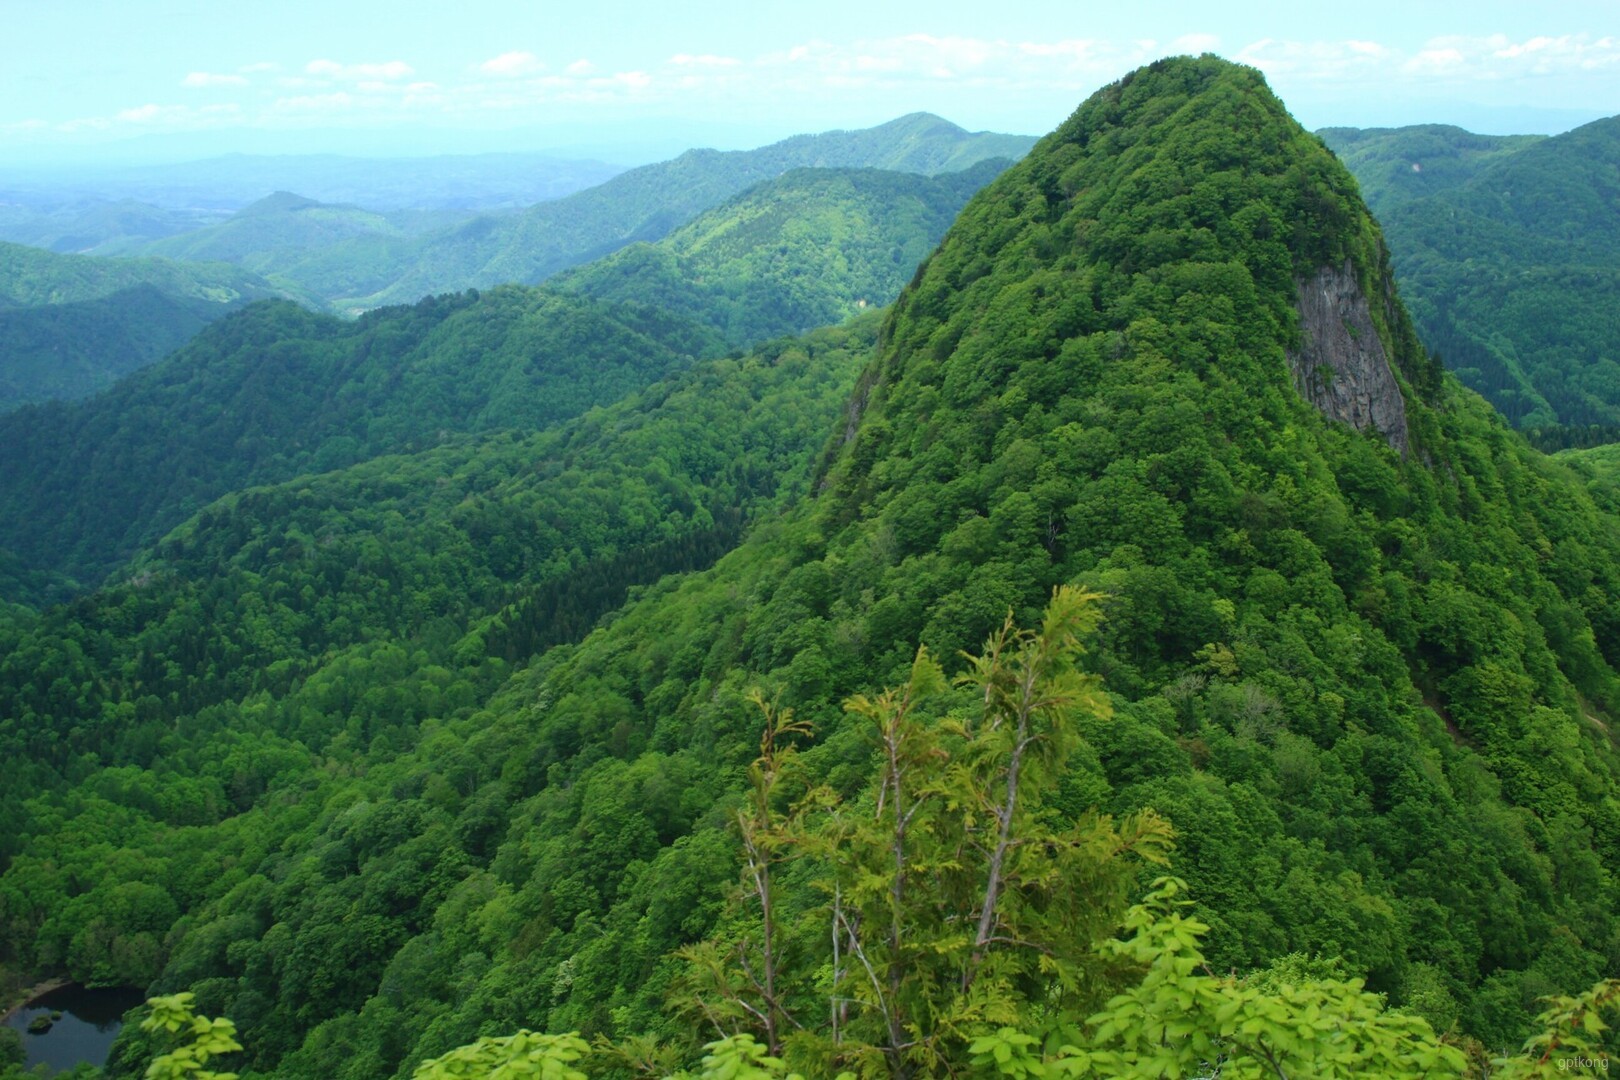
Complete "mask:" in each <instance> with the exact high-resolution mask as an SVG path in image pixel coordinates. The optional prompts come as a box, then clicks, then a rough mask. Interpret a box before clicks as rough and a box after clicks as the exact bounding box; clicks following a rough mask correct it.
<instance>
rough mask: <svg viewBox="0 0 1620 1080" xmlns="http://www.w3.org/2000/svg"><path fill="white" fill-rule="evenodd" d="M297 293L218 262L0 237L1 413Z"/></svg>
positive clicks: (86, 389) (92, 380)
mask: <svg viewBox="0 0 1620 1080" xmlns="http://www.w3.org/2000/svg"><path fill="white" fill-rule="evenodd" d="M288 295H301V294H295V293H289V292H288V291H286V290H283V289H280V288H278V287H277V286H275V285H272V284H271V283H270V282H268V281H266V280H264V279H263V278H261V277H259V276H258V275H256V274H252V273H249V272H247V271H244V270H240V269H237V268H236V267H232V266H225V265H222V264H220V263H207V264H192V263H182V262H174V261H170V260H167V259H154V258H143V259H98V258H91V257H89V256H84V255H58V254H55V253H52V252H48V251H41V250H39V249H37V248H30V247H24V246H22V245H20V244H7V243H0V412H5V411H7V410H10V409H14V408H16V407H17V406H19V405H25V404H28V403H30V402H37V401H49V400H57V399H71V398H80V397H85V396H88V395H89V394H92V393H94V392H96V391H97V390H100V389H102V388H103V387H105V386H108V385H110V384H111V383H112V382H113V381H114V380H116V379H118V378H120V377H121V376H123V375H125V374H128V373H129V372H131V371H134V370H136V369H137V368H141V367H144V366H146V365H147V364H150V363H152V362H153V361H155V360H157V359H159V358H160V357H162V356H164V355H166V354H167V353H169V352H171V351H173V350H174V349H176V348H178V347H179V346H181V345H183V344H184V343H185V342H187V341H189V340H190V339H191V337H192V336H193V335H194V334H196V332H197V331H198V330H199V329H201V328H202V327H203V326H204V325H206V324H207V323H209V322H212V321H213V320H214V319H218V318H220V317H222V316H224V315H225V314H227V313H228V312H230V311H232V310H234V309H235V308H237V307H239V306H240V305H241V304H243V303H245V302H247V301H249V300H256V299H261V298H264V297H269V296H288Z"/></svg>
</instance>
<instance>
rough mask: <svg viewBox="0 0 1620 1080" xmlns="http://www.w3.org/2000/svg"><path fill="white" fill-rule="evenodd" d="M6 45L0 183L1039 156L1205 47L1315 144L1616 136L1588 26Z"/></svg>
mask: <svg viewBox="0 0 1620 1080" xmlns="http://www.w3.org/2000/svg"><path fill="white" fill-rule="evenodd" d="M10 21H11V23H12V28H13V33H11V34H10V35H8V37H7V39H6V40H5V41H4V42H0V61H3V62H0V88H3V90H4V93H3V94H0V166H5V167H22V166H29V165H53V166H64V165H65V166H74V165H122V164H139V163H156V162H168V163H176V162H181V161H187V160H196V159H201V158H208V157H215V156H220V155H223V154H230V153H248V154H277V155H283V154H303V153H342V154H345V155H347V156H367V157H417V156H437V155H443V154H469V153H501V152H536V151H546V152H552V153H556V154H559V155H561V156H574V157H585V158H598V159H602V160H608V161H613V162H615V163H617V164H637V163H641V162H645V161H651V160H658V159H660V158H662V157H668V156H671V155H672V154H674V153H678V152H679V151H680V150H682V149H685V148H688V147H693V146H712V147H715V148H718V149H743V148H749V147H753V146H759V145H762V144H765V143H769V142H772V141H775V140H777V139H780V138H784V137H787V136H789V135H793V134H798V133H801V132H813V131H825V130H832V129H853V128H865V127H871V126H873V125H875V124H879V123H882V122H884V121H887V120H891V119H893V118H895V117H897V116H901V115H904V114H906V113H911V112H918V111H927V112H932V113H935V114H937V115H939V116H942V117H944V118H946V119H947V120H950V121H951V122H953V123H956V124H959V125H961V126H962V127H964V128H967V129H969V130H990V131H1000V132H1007V133H1012V134H1027V135H1040V134H1044V133H1045V132H1047V131H1050V130H1051V129H1052V128H1053V127H1055V126H1056V125H1057V124H1058V123H1060V122H1061V121H1062V120H1063V119H1064V118H1065V117H1066V116H1068V114H1069V113H1070V112H1071V111H1072V110H1073V109H1074V108H1075V107H1076V106H1077V105H1078V104H1079V103H1080V102H1081V101H1082V100H1084V98H1085V97H1086V96H1087V95H1089V94H1090V93H1091V92H1092V91H1094V90H1095V89H1097V88H1098V87H1099V86H1102V85H1104V84H1106V83H1108V82H1110V81H1112V80H1114V79H1116V78H1118V77H1119V76H1121V75H1123V74H1124V73H1125V72H1127V71H1129V70H1131V69H1133V68H1135V67H1137V66H1139V65H1140V64H1143V63H1146V62H1149V61H1151V60H1154V59H1157V58H1159V57H1161V56H1166V55H1174V54H1179V53H1197V52H1204V51H1211V52H1215V53H1218V54H1220V55H1222V56H1225V57H1227V58H1229V59H1232V60H1236V61H1238V62H1242V63H1247V64H1251V65H1253V66H1255V67H1257V68H1259V69H1260V70H1261V71H1262V72H1263V73H1264V74H1265V75H1266V77H1267V79H1268V80H1269V81H1270V83H1271V85H1272V87H1273V89H1275V90H1276V91H1277V93H1278V94H1279V95H1280V96H1281V97H1282V99H1283V100H1284V102H1286V103H1287V104H1288V106H1289V108H1290V109H1291V110H1292V111H1293V112H1294V115H1295V116H1296V117H1297V118H1298V119H1299V120H1300V122H1301V123H1302V124H1304V125H1305V126H1306V127H1308V128H1312V129H1316V128H1321V127H1329V126H1347V127H1394V126H1402V125H1406V124H1415V123H1450V124H1456V125H1458V126H1460V127H1464V128H1467V129H1469V130H1471V131H1477V132H1481V133H1484V134H1518V133H1526V134H1529V133H1534V134H1555V133H1558V132H1561V131H1565V130H1568V129H1570V128H1572V127H1575V126H1578V125H1580V124H1582V123H1585V122H1588V121H1590V120H1594V119H1597V118H1600V117H1604V116H1608V115H1612V114H1614V113H1617V112H1620V34H1617V33H1616V28H1615V27H1614V25H1613V24H1614V23H1615V22H1616V21H1617V20H1616V18H1615V15H1614V13H1613V12H1612V11H1611V10H1609V9H1608V8H1607V7H1603V6H1600V5H1597V4H1595V3H1573V4H1564V5H1560V7H1559V10H1558V11H1556V12H1545V11H1537V10H1531V9H1526V8H1525V7H1524V6H1522V5H1507V4H1492V3H1484V4H1477V5H1474V6H1473V7H1471V8H1470V9H1469V10H1468V11H1467V12H1466V13H1464V14H1457V13H1455V12H1454V11H1439V10H1428V9H1426V8H1425V7H1423V6H1420V5H1411V4H1404V5H1397V4H1395V3H1393V2H1390V0H1378V2H1375V3H1370V4H1364V5H1359V6H1358V7H1357V8H1356V10H1355V11H1353V12H1351V11H1338V10H1333V11H1322V10H1311V11H1305V10H1299V9H1296V8H1285V7H1283V6H1281V5H1265V7H1264V8H1263V9H1261V10H1255V11H1242V12H1219V13H1215V12H1211V11H1209V10H1208V9H1207V8H1202V7H1197V6H1194V5H1192V4H1190V3H1185V2H1180V3H1157V4H1153V3H1150V4H1143V5H1136V6H1133V7H1132V8H1131V9H1129V10H1115V9H1104V8H1101V7H1098V8H1096V9H1095V10H1084V11H1081V12H1078V13H1077V12H1076V11H1075V9H1074V8H1073V6H1072V5H1061V4H1057V3H1054V2H1049V0H1038V2H1034V3H1026V4H1022V5H1019V6H1017V7H1016V9H1014V10H986V9H985V8H984V7H982V6H970V5H966V4H952V3H945V4H922V3H919V2H915V0H905V2H901V3H895V4H890V5H883V6H882V7H881V8H873V7H871V6H869V5H865V6H863V5H857V4H854V3H850V2H848V0H828V2H826V3H822V4H818V5H817V6H816V7H815V9H814V10H804V9H800V8H793V9H791V10H780V11H778V10H769V9H766V10H759V11H756V10H752V9H745V8H743V7H742V6H741V5H738V4H729V3H725V4H718V5H709V6H708V7H706V8H705V9H704V10H703V11H701V12H690V11H675V10H671V9H670V8H669V6H668V5H664V6H654V5H650V4H645V3H640V2H629V3H625V2H618V3H615V2H612V0H608V2H605V3H602V4H599V5H595V6H593V7H592V8H591V9H590V10H588V11H579V10H562V9H560V8H558V7H557V6H555V5H548V4H538V5H537V4H532V3H531V4H523V3H515V2H513V0H492V3H491V4H489V5H486V6H485V7H484V8H482V9H481V11H480V16H479V17H477V18H472V17H466V18H447V17H445V16H444V15H442V13H425V12H413V11H403V10H399V9H398V8H397V6H395V5H388V4H383V3H380V2H378V0H362V2H357V3H350V4H346V5H342V6H341V7H340V8H337V9H334V8H333V7H332V6H331V5H316V4H313V3H310V2H309V0H289V2H288V3H285V4H282V5H278V6H277V7H276V8H275V9H273V10H263V11H248V10H245V9H242V10H237V9H230V10H228V11H225V10H220V11H213V10H189V11H188V10H181V9H177V8H175V7H174V6H173V5H172V4H170V3H167V2H164V3H159V2H157V0H131V2H126V3H123V4H109V3H104V2H98V3H90V4H88V5H77V6H75V8H74V9H73V10H72V11H66V10H58V9H48V8H28V9H20V10H18V11H15V12H12V13H10Z"/></svg>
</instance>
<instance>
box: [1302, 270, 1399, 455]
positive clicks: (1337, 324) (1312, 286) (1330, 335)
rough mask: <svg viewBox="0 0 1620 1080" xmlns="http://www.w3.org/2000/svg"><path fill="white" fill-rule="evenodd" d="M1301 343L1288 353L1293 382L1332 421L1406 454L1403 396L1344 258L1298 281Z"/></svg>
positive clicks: (1365, 299) (1364, 302)
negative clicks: (1372, 434) (1378, 437)
mask: <svg viewBox="0 0 1620 1080" xmlns="http://www.w3.org/2000/svg"><path fill="white" fill-rule="evenodd" d="M1298 287H1299V316H1300V324H1301V328H1302V329H1303V331H1304V337H1305V341H1304V344H1303V346H1302V347H1301V348H1300V349H1299V351H1297V352H1290V353H1289V354H1288V364H1289V368H1290V369H1291V370H1292V371H1293V374H1294V385H1295V386H1296V387H1297V388H1298V389H1299V392H1300V393H1301V394H1302V395H1304V397H1305V399H1306V400H1307V401H1309V402H1310V403H1311V404H1313V405H1315V406H1316V407H1317V408H1318V409H1320V410H1322V412H1323V413H1324V414H1325V415H1327V416H1329V417H1331V418H1332V419H1334V420H1342V421H1344V422H1345V423H1347V424H1349V425H1350V426H1352V427H1354V428H1356V429H1358V430H1362V431H1364V430H1366V429H1367V428H1372V429H1374V430H1375V431H1377V432H1378V433H1379V434H1380V435H1382V436H1383V437H1384V439H1385V440H1386V441H1387V442H1388V443H1389V445H1391V446H1393V447H1394V448H1395V449H1396V450H1398V451H1400V453H1401V456H1403V457H1404V456H1405V455H1406V446H1407V432H1406V400H1405V399H1404V398H1402V397H1401V388H1400V384H1398V383H1397V382H1396V381H1395V374H1394V372H1393V371H1392V370H1391V369H1390V365H1389V357H1388V355H1387V354H1386V353H1385V352H1384V343H1383V341H1382V340H1381V339H1380V338H1379V336H1378V328H1377V327H1376V326H1374V325H1373V321H1372V315H1371V313H1370V312H1369V311H1368V307H1367V297H1366V295H1365V294H1364V293H1363V292H1362V291H1361V284H1360V283H1359V282H1358V281H1357V280H1356V276H1355V272H1354V270H1353V269H1352V268H1351V266H1350V264H1349V263H1348V262H1346V263H1344V264H1343V265H1342V266H1324V267H1322V269H1320V270H1318V271H1317V272H1316V274H1315V276H1313V277H1311V278H1310V279H1308V280H1301V281H1300V282H1298Z"/></svg>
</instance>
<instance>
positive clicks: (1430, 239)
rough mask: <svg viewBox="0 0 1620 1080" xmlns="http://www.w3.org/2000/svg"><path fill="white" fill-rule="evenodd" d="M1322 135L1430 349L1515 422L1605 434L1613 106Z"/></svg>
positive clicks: (1619, 184) (1618, 278)
mask: <svg viewBox="0 0 1620 1080" xmlns="http://www.w3.org/2000/svg"><path fill="white" fill-rule="evenodd" d="M1322 134H1323V136H1324V138H1326V139H1327V141H1328V144H1329V145H1330V146H1332V147H1334V149H1335V150H1337V151H1338V152H1339V153H1340V154H1341V155H1342V156H1343V157H1344V159H1345V162H1346V164H1348V165H1349V166H1350V167H1351V169H1352V170H1354V171H1355V172H1356V174H1357V177H1358V179H1360V181H1361V183H1362V187H1363V190H1364V191H1367V192H1368V193H1369V201H1370V202H1372V203H1373V206H1374V209H1376V210H1378V212H1379V215H1380V217H1381V218H1382V220H1383V222H1384V228H1385V231H1386V233H1387V235H1388V236H1389V243H1390V248H1391V250H1392V251H1393V252H1394V255H1395V268H1396V271H1397V273H1398V275H1399V277H1400V281H1401V286H1402V289H1403V292H1404V294H1405V296H1406V299H1407V301H1408V302H1409V303H1410V304H1411V305H1412V314H1413V317H1414V319H1415V320H1416V323H1417V327H1418V330H1419V332H1420V333H1421V334H1422V336H1423V340H1424V342H1425V343H1426V344H1427V345H1428V346H1429V348H1430V349H1431V350H1432V351H1433V352H1435V353H1436V354H1437V355H1439V356H1440V357H1442V358H1443V359H1444V361H1445V363H1446V365H1447V366H1448V367H1449V368H1451V369H1452V370H1453V371H1455V372H1456V373H1457V374H1458V376H1459V377H1460V378H1461V379H1462V381H1463V382H1464V384H1466V385H1467V386H1469V387H1471V388H1472V389H1475V390H1477V391H1479V392H1480V393H1481V394H1483V395H1484V396H1485V397H1486V398H1487V399H1489V400H1490V402H1491V403H1492V404H1493V405H1495V406H1496V407H1497V408H1498V409H1499V410H1500V411H1501V412H1502V413H1503V415H1505V416H1506V417H1507V418H1508V419H1509V420H1510V421H1511V422H1512V423H1513V424H1514V425H1515V426H1517V427H1520V428H1524V429H1527V430H1531V431H1534V432H1537V433H1538V434H1540V435H1541V436H1542V437H1543V438H1545V437H1547V436H1548V434H1549V432H1548V431H1547V429H1561V428H1570V427H1575V428H1582V427H1586V426H1588V425H1601V426H1603V427H1605V428H1607V429H1609V430H1610V432H1611V435H1612V433H1613V431H1614V429H1615V428H1616V427H1617V426H1620V315H1617V314H1616V307H1615V305H1614V303H1613V298H1614V296H1615V293H1616V289H1617V287H1620V239H1617V238H1620V172H1617V171H1616V163H1617V162H1620V117H1611V118H1610V119H1607V120H1598V121H1596V122H1594V123H1591V124H1587V125H1585V126H1583V127H1579V128H1576V129H1575V130H1574V131H1570V132H1566V133H1565V134H1562V135H1556V136H1553V137H1551V138H1546V139H1532V138H1507V139H1501V138H1497V139H1493V138H1487V137H1483V136H1473V135H1469V134H1468V133H1466V132H1459V131H1457V130H1456V129H1445V128H1398V129H1394V130H1393V131H1383V132H1379V131H1368V132H1351V131H1345V130H1342V129H1341V130H1329V131H1325V132H1323V133H1322ZM1403 165H1404V168H1405V171H1404V172H1403V171H1402V166H1403ZM1414 170H1416V171H1414Z"/></svg>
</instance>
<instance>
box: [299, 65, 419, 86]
mask: <svg viewBox="0 0 1620 1080" xmlns="http://www.w3.org/2000/svg"><path fill="white" fill-rule="evenodd" d="M304 71H305V73H306V74H309V75H315V76H319V77H320V78H323V79H340V80H345V81H349V82H360V81H361V80H364V79H372V80H377V79H387V80H391V81H398V80H400V79H408V78H410V77H411V76H412V75H415V74H416V69H415V68H413V67H411V65H409V64H407V63H406V62H405V61H403V60H389V61H388V62H386V63H382V64H340V63H338V62H337V61H335V60H311V61H310V62H309V63H307V64H305V65H304Z"/></svg>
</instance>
